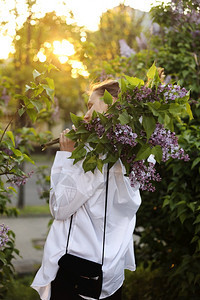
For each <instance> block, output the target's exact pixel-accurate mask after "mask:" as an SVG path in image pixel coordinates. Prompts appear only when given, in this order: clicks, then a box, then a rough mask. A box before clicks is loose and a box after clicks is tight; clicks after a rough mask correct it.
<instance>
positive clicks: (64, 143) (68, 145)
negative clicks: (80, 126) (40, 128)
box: [59, 128, 75, 152]
mask: <svg viewBox="0 0 200 300" xmlns="http://www.w3.org/2000/svg"><path fill="white" fill-rule="evenodd" d="M73 129H74V128H73ZM69 131H70V129H68V128H66V129H65V130H63V132H61V133H60V139H59V143H60V151H69V152H72V151H73V150H74V145H75V142H73V141H72V140H70V139H68V138H67V137H66V136H65V135H66V133H68V132H69Z"/></svg>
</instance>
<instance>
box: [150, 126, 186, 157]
mask: <svg viewBox="0 0 200 300" xmlns="http://www.w3.org/2000/svg"><path fill="white" fill-rule="evenodd" d="M149 143H150V144H152V146H156V145H160V146H161V148H162V152H163V157H162V161H164V162H166V161H167V160H168V159H170V158H173V159H181V160H184V161H188V160H189V159H190V158H189V156H188V154H185V153H184V150H183V149H182V148H180V147H179V145H178V138H177V136H176V134H175V132H171V131H170V130H167V129H165V128H164V126H163V125H162V124H160V123H158V124H156V129H155V131H154V132H153V134H152V135H151V137H150V139H149Z"/></svg>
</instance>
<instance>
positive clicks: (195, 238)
mask: <svg viewBox="0 0 200 300" xmlns="http://www.w3.org/2000/svg"><path fill="white" fill-rule="evenodd" d="M193 224H194V223H193ZM198 240H199V236H198V235H195V236H194V237H193V239H192V240H191V242H190V243H191V244H192V243H194V242H196V241H198Z"/></svg>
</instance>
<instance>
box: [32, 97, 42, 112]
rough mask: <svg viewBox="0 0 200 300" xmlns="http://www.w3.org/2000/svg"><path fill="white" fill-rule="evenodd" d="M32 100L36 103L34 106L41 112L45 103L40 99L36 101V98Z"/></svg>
mask: <svg viewBox="0 0 200 300" xmlns="http://www.w3.org/2000/svg"><path fill="white" fill-rule="evenodd" d="M30 102H31V103H32V104H33V105H34V107H35V108H36V109H37V111H38V112H39V111H40V110H41V109H42V107H43V104H42V103H41V102H40V101H36V100H30Z"/></svg>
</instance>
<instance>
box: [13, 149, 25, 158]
mask: <svg viewBox="0 0 200 300" xmlns="http://www.w3.org/2000/svg"><path fill="white" fill-rule="evenodd" d="M12 151H13V153H14V154H15V155H16V156H23V154H22V152H21V151H20V150H18V149H15V148H12Z"/></svg>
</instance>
